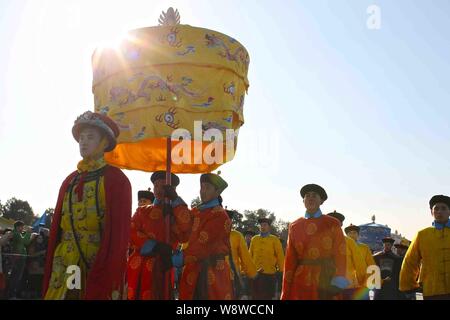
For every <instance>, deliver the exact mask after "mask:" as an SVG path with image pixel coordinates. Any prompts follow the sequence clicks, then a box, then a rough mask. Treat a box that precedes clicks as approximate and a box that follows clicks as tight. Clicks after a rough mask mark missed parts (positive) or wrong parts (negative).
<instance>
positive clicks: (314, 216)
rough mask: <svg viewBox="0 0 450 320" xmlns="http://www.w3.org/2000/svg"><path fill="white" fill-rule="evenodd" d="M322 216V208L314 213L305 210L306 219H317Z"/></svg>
mask: <svg viewBox="0 0 450 320" xmlns="http://www.w3.org/2000/svg"><path fill="white" fill-rule="evenodd" d="M321 216H322V211H321V210H320V208H319V209H318V210H317V211H316V212H314V213H309V212H305V218H306V219H317V218H319V217H321Z"/></svg>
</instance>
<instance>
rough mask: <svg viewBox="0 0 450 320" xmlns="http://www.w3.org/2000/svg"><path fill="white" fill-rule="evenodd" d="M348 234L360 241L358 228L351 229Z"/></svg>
mask: <svg viewBox="0 0 450 320" xmlns="http://www.w3.org/2000/svg"><path fill="white" fill-rule="evenodd" d="M347 236H349V237H350V238H352V239H353V240H355V241H358V231H356V230H351V231H349V232H348V233H347Z"/></svg>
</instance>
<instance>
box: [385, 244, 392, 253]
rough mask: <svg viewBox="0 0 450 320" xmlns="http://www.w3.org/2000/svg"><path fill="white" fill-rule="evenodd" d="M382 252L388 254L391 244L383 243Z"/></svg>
mask: <svg viewBox="0 0 450 320" xmlns="http://www.w3.org/2000/svg"><path fill="white" fill-rule="evenodd" d="M383 247H384V251H386V252H389V251H391V250H392V243H390V242H384V243H383Z"/></svg>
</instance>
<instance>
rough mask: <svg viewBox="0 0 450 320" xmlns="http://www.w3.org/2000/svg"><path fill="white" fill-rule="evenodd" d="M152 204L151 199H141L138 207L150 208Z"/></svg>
mask: <svg viewBox="0 0 450 320" xmlns="http://www.w3.org/2000/svg"><path fill="white" fill-rule="evenodd" d="M150 204H152V202H151V201H150V199H146V198H140V199H139V200H138V206H139V207H144V206H148V205H150Z"/></svg>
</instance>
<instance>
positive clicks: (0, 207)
mask: <svg viewBox="0 0 450 320" xmlns="http://www.w3.org/2000/svg"><path fill="white" fill-rule="evenodd" d="M1 216H3V205H2V202H1V201H0V217H1Z"/></svg>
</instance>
